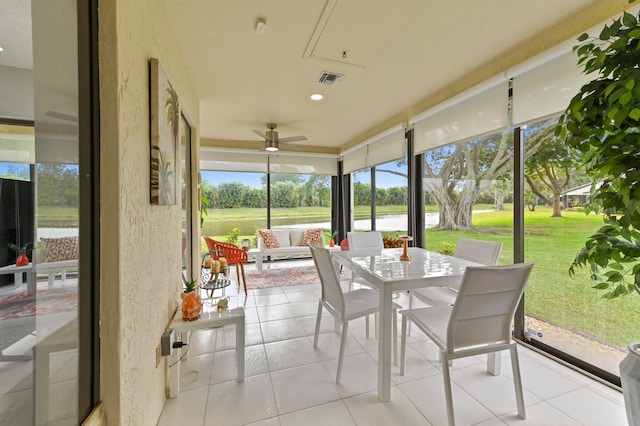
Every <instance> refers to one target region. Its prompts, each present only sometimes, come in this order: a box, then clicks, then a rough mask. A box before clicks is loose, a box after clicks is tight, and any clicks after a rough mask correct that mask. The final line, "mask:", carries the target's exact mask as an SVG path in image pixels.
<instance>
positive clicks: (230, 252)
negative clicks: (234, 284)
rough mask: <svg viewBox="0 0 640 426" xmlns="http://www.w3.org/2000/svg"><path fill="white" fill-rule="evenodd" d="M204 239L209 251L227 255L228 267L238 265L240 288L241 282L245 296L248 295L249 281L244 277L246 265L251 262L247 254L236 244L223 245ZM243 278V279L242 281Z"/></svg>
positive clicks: (237, 273)
mask: <svg viewBox="0 0 640 426" xmlns="http://www.w3.org/2000/svg"><path fill="white" fill-rule="evenodd" d="M202 238H204V242H205V243H206V244H207V248H208V249H209V251H216V250H222V251H224V252H225V253H226V257H227V262H228V265H229V266H231V265H236V276H237V277H238V288H239V287H240V284H241V281H242V285H243V286H244V294H247V279H246V277H245V275H244V264H245V262H247V261H248V260H249V256H248V255H247V252H246V251H244V250H242V249H240V248H238V246H236V245H235V244H231V243H223V242H221V241H216V240H214V239H212V238H209V237H202ZM241 278H242V279H241Z"/></svg>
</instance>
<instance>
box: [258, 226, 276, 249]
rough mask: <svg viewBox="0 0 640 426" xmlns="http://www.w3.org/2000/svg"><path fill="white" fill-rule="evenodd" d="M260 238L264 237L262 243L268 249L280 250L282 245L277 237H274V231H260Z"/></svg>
mask: <svg viewBox="0 0 640 426" xmlns="http://www.w3.org/2000/svg"><path fill="white" fill-rule="evenodd" d="M258 233H259V234H260V237H262V243H263V244H264V246H265V247H266V248H278V247H280V244H279V243H278V240H277V239H276V236H275V235H273V231H271V229H260V230H258Z"/></svg>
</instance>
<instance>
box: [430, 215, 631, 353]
mask: <svg viewBox="0 0 640 426" xmlns="http://www.w3.org/2000/svg"><path fill="white" fill-rule="evenodd" d="M474 224H475V225H476V227H477V228H476V230H475V231H465V232H462V231H436V230H430V229H428V230H427V232H426V248H428V249H430V250H440V249H441V248H443V244H442V243H443V242H445V241H446V242H449V243H455V242H456V240H457V239H458V238H459V237H463V236H464V237H469V238H481V239H485V240H491V241H501V242H502V243H503V249H502V253H501V256H500V261H499V263H501V264H507V263H512V262H513V238H512V227H513V213H512V212H510V211H503V212H492V213H481V214H477V215H475V216H474ZM601 224H602V218H601V217H600V216H596V215H590V216H587V215H585V214H584V213H580V212H563V217H561V218H552V217H551V212H550V210H548V209H539V210H538V211H536V212H526V213H525V240H524V245H525V260H527V261H531V262H534V263H535V266H534V269H533V272H532V275H531V278H530V279H529V283H528V284H527V289H526V292H525V310H526V312H527V314H529V315H531V316H533V317H536V318H539V319H542V320H544V321H547V322H549V323H551V324H555V325H558V326H560V327H563V328H566V329H569V330H572V331H575V332H577V333H579V334H583V335H587V336H590V337H593V338H595V339H596V340H598V341H600V342H602V343H606V344H609V345H612V346H615V347H618V348H624V347H626V345H627V344H628V343H629V342H634V341H637V340H638V339H639V338H640V336H639V334H640V330H638V327H636V326H635V325H632V326H629V324H628V322H629V321H631V322H632V323H633V324H635V321H634V319H636V318H640V299H639V298H638V297H636V296H630V297H624V298H618V299H614V300H604V299H602V298H601V295H602V292H600V291H597V290H594V289H592V288H591V285H592V284H591V281H590V278H589V273H588V271H585V270H582V269H580V270H578V271H577V273H576V275H575V277H572V276H570V275H569V273H568V268H569V266H570V265H571V262H572V261H573V258H574V257H575V254H576V253H577V252H578V250H580V248H581V247H582V245H583V243H584V240H585V239H586V238H587V237H588V236H589V235H591V234H592V233H593V232H594V231H595V230H597V229H598V228H599V227H600V226H601Z"/></svg>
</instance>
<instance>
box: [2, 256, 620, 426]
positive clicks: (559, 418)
mask: <svg viewBox="0 0 640 426" xmlns="http://www.w3.org/2000/svg"><path fill="white" fill-rule="evenodd" d="M305 262H307V263H308V264H312V262H311V260H310V259H308V260H306V261H305ZM299 264H301V263H298V262H296V266H299ZM266 266H267V267H272V268H286V267H288V266H287V263H286V262H274V263H272V264H269V265H266ZM231 290H233V291H231ZM235 291H236V289H235V288H233V289H230V290H229V291H228V292H227V294H228V295H231V293H233V295H232V296H233V297H232V298H231V299H232V301H233V303H240V304H241V305H244V306H245V318H246V328H245V381H244V382H238V381H237V360H236V350H235V349H236V348H235V327H233V326H227V327H223V328H218V329H211V330H200V331H197V332H194V333H192V334H191V341H190V349H189V359H188V360H187V361H185V364H183V369H182V372H183V373H184V376H183V379H184V380H183V381H182V382H181V393H180V395H179V397H178V398H174V399H168V400H167V401H166V403H165V407H164V410H163V412H162V415H161V417H160V420H159V422H158V424H159V425H161V426H164V425H173V424H207V425H208V424H225V425H255V426H290V425H305V426H307V425H311V426H313V425H320V424H322V425H363V426H364V425H366V426H369V425H402V426H404V425H408V426H412V425H430V424H431V425H444V424H446V408H445V403H444V385H443V378H442V365H441V364H440V362H439V355H438V350H437V347H436V346H435V345H434V344H433V343H432V342H431V341H430V340H429V339H428V338H427V337H426V336H425V335H424V334H423V333H421V332H420V331H419V330H417V329H416V328H415V327H414V328H413V333H412V335H411V336H409V337H408V339H407V342H408V346H407V366H406V372H405V376H400V375H399V368H398V367H396V366H392V370H391V373H392V376H391V377H392V384H393V386H392V391H391V401H389V402H386V403H382V402H380V400H379V399H378V396H377V391H376V388H377V355H378V340H377V339H376V338H375V329H374V321H373V319H372V320H371V330H370V331H371V336H370V338H366V337H365V335H366V333H365V321H364V319H358V320H355V321H352V322H350V324H349V334H348V337H347V346H346V351H345V352H346V355H345V360H344V366H343V373H342V382H341V384H339V385H336V384H335V375H336V368H337V357H338V350H339V345H340V332H339V330H338V332H336V330H335V325H334V324H335V322H334V319H333V317H332V316H331V315H330V314H328V313H327V312H326V311H324V312H323V316H322V322H321V334H320V339H319V346H318V348H317V349H314V348H313V334H314V331H315V325H316V312H317V300H318V298H319V296H320V286H319V285H308V286H307V285H303V286H291V287H276V288H266V289H255V290H250V291H249V294H248V295H247V297H246V298H245V297H244V295H243V294H242V293H241V294H240V295H238V296H236V295H235ZM396 301H397V302H398V303H400V304H403V306H408V298H407V295H406V294H404V293H402V294H400V297H399V298H398V299H396ZM398 331H400V323H399V327H398ZM265 342H266V343H265ZM398 348H399V341H398ZM62 355H67V356H66V357H65V356H58V355H56V358H55V359H54V358H53V357H52V369H51V377H52V378H53V379H54V381H56V380H57V381H59V382H60V383H58V384H57V386H59V387H61V388H60V392H58V393H57V395H56V396H52V397H51V401H52V404H53V403H54V402H55V403H56V404H57V403H58V400H57V399H56V398H59V397H60V398H62V397H64V395H66V394H68V393H69V392H70V390H69V389H66V390H65V389H64V387H65V386H67V387H68V380H66V379H68V378H71V377H73V375H72V370H74V368H72V367H71V364H75V363H76V362H77V361H75V360H71V359H70V358H69V356H68V354H62ZM519 355H520V363H521V371H522V376H523V386H524V388H525V403H526V410H527V419H526V420H522V419H520V418H518V417H517V414H516V403H515V394H514V389H513V381H512V378H511V377H512V372H511V364H510V359H509V356H508V354H507V353H505V354H503V355H502V361H503V364H502V375H500V376H497V377H495V376H491V375H490V374H488V373H487V372H486V356H477V357H469V358H465V359H460V360H455V361H454V363H453V368H452V378H453V382H454V383H453V404H454V410H455V415H456V420H457V424H459V425H474V426H480V425H482V426H501V425H505V424H523V425H545V426H546V425H554V426H555V425H567V426H573V425H594V426H595V425H607V426H609V425H625V424H626V415H625V411H624V402H623V396H622V393H621V392H619V391H617V390H615V389H612V388H610V387H608V386H605V385H603V384H601V383H599V382H598V381H596V380H594V379H592V378H590V377H587V376H585V375H583V374H581V373H579V372H577V371H575V370H572V369H569V368H567V367H566V366H564V365H562V364H560V363H558V362H555V361H554V360H551V359H549V358H548V357H546V356H544V355H541V354H539V353H537V352H536V351H534V350H532V349H530V348H528V347H526V346H520V347H519ZM25 365H26V364H25ZM1 368H2V366H0V369H1ZM26 370H27V371H26V372H22V373H20V374H19V375H18V374H16V376H15V380H13V382H12V383H13V386H12V387H9V389H8V390H10V391H13V394H5V395H1V397H0V406H6V405H7V404H10V406H11V408H10V409H7V410H8V411H7V410H4V412H13V413H14V416H13V417H12V419H11V420H12V421H13V420H19V422H18V423H15V422H14V424H30V423H32V422H33V419H32V413H33V406H32V405H29V406H21V405H20V404H19V401H22V400H25V399H26V400H27V402H28V403H30V404H33V403H32V401H31V402H29V401H30V399H29V398H22V397H20V396H16V397H15V398H13V395H18V394H20V391H19V390H20V389H24V391H23V392H27V393H28V394H31V392H32V390H31V387H32V378H31V375H30V370H29V369H28V368H27V369H26ZM16 371H17V370H16ZM2 374H3V378H8V377H10V376H9V375H6V374H4V373H2ZM187 382H188V383H187ZM3 385H4V383H0V388H3ZM191 388H193V389H192V390H190V389H191ZM12 398H13V399H12ZM60 403H61V402H60ZM14 408H15V410H14ZM0 412H2V410H0ZM54 414H55V416H57V417H56V418H57V420H56V421H55V422H54V423H52V425H56V426H59V425H66V424H74V421H73V418H66V417H65V416H67V415H68V414H67V413H66V412H65V411H64V409H63V410H56V411H55V412H54ZM21 416H22V417H21ZM4 420H6V419H0V424H3V425H4V424H5V423H6V422H4ZM20 422H22V423H20ZM7 424H12V423H7Z"/></svg>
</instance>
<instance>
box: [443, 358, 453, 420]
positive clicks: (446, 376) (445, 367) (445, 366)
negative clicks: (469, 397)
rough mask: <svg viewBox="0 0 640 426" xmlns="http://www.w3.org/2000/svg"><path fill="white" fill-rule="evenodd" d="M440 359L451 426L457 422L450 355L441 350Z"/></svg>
mask: <svg viewBox="0 0 640 426" xmlns="http://www.w3.org/2000/svg"><path fill="white" fill-rule="evenodd" d="M440 359H442V378H443V380H444V398H445V400H446V403H447V418H448V419H449V426H454V425H455V424H456V421H455V418H454V416H453V396H452V394H451V373H450V371H449V357H447V355H446V354H445V353H444V352H442V351H441V352H440Z"/></svg>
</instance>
